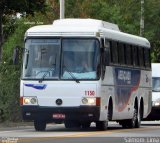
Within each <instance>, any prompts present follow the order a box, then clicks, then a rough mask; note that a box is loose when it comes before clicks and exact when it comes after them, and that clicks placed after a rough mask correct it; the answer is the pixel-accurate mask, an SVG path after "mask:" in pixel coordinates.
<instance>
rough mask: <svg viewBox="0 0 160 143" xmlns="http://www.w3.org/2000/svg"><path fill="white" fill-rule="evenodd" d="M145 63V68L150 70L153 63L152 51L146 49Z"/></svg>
mask: <svg viewBox="0 0 160 143" xmlns="http://www.w3.org/2000/svg"><path fill="white" fill-rule="evenodd" d="M144 62H145V67H146V68H147V69H150V67H151V63H150V50H149V49H147V48H145V49H144Z"/></svg>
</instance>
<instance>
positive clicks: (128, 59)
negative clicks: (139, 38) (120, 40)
mask: <svg viewBox="0 0 160 143" xmlns="http://www.w3.org/2000/svg"><path fill="white" fill-rule="evenodd" d="M131 52H132V49H131V46H130V45H125V53H126V64H127V65H128V66H131V65H132V53H131Z"/></svg>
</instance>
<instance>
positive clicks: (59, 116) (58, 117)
mask: <svg viewBox="0 0 160 143" xmlns="http://www.w3.org/2000/svg"><path fill="white" fill-rule="evenodd" d="M52 117H53V119H65V114H53V116H52Z"/></svg>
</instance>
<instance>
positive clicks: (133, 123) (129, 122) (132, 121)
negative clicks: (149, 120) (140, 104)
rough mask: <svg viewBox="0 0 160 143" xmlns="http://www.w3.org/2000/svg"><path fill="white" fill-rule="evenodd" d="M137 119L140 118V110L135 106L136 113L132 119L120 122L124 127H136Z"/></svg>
mask: <svg viewBox="0 0 160 143" xmlns="http://www.w3.org/2000/svg"><path fill="white" fill-rule="evenodd" d="M137 119H138V110H137V108H134V114H133V117H132V119H129V120H124V121H121V122H120V124H121V125H122V127H123V128H135V127H136V122H137Z"/></svg>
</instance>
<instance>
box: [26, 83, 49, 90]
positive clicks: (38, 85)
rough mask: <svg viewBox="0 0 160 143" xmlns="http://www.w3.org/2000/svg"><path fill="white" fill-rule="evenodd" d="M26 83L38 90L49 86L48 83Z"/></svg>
mask: <svg viewBox="0 0 160 143" xmlns="http://www.w3.org/2000/svg"><path fill="white" fill-rule="evenodd" d="M24 85H25V86H27V87H32V88H35V89H38V90H43V89H45V88H46V87H47V85H46V84H24Z"/></svg>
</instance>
